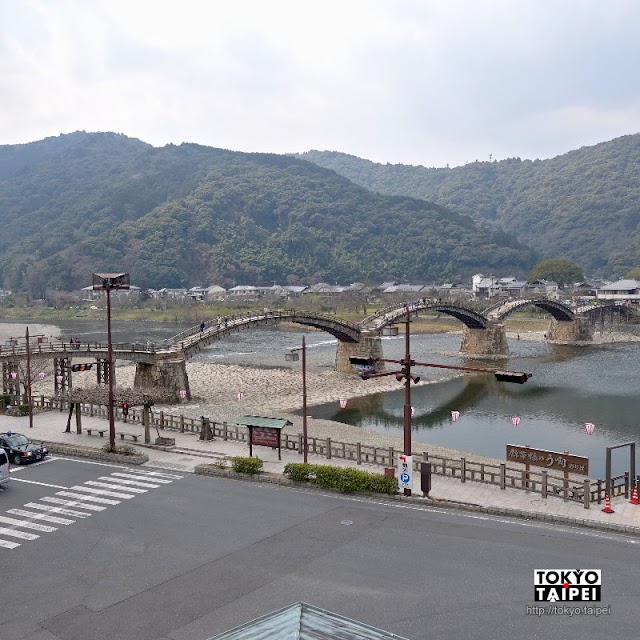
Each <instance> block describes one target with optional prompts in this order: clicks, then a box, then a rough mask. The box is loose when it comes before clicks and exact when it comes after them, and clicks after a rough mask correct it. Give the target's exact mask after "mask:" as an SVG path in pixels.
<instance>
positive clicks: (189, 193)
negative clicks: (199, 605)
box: [0, 133, 536, 296]
mask: <svg viewBox="0 0 640 640" xmlns="http://www.w3.org/2000/svg"><path fill="white" fill-rule="evenodd" d="M0 224H1V225H2V229H3V233H2V234H0V273H1V278H2V284H3V286H4V287H5V288H8V289H12V290H21V289H24V290H27V291H29V292H30V293H31V294H32V295H35V296H42V295H43V294H44V292H45V291H46V290H47V289H52V288H53V289H55V288H57V289H60V290H71V289H76V288H79V287H82V286H86V285H88V284H89V282H90V278H91V273H92V272H94V271H103V270H104V271H111V270H116V271H128V272H130V273H131V277H132V281H133V282H134V283H135V284H138V285H141V286H152V287H163V286H167V287H176V286H192V285H194V284H199V283H201V284H208V283H218V284H222V285H227V286H232V285H234V284H258V283H268V284H270V283H271V282H272V281H277V282H281V283H286V282H291V283H298V282H307V283H308V282H315V281H321V280H324V281H329V282H334V281H337V282H353V281H356V280H359V281H365V282H366V281H370V282H376V281H381V280H384V279H388V278H393V277H395V278H401V279H403V280H412V281H419V282H434V281H435V282H439V281H442V280H448V279H456V278H462V277H465V278H468V277H469V276H470V275H471V274H472V273H475V272H477V271H487V272H488V271H491V272H495V273H498V272H501V273H507V272H509V273H514V274H524V273H526V272H527V271H528V269H530V267H531V266H532V264H533V263H534V262H535V260H536V256H535V255H534V254H533V252H532V251H531V250H529V249H527V248H525V247H523V246H521V245H519V244H518V242H516V241H515V239H514V237H513V236H509V235H508V234H504V233H500V232H491V231H488V230H487V229H484V228H483V227H482V226H481V225H478V224H476V223H475V222H474V221H473V220H471V219H470V218H468V217H466V216H463V215H460V214H459V213H453V212H452V211H449V210H448V209H446V208H443V207H439V206H436V205H434V204H430V203H427V202H424V201H422V200H417V199H412V198H406V197H389V196H381V195H377V194H373V193H371V192H370V191H368V190H366V189H364V188H362V187H360V186H357V185H355V184H354V183H353V182H350V181H349V180H347V179H346V178H344V177H341V176H339V175H338V174H336V173H335V172H333V171H330V170H327V169H323V168H321V167H318V166H317V165H315V164H312V163H309V162H305V161H301V160H298V159H295V158H292V157H289V156H278V155H271V154H247V153H237V152H232V151H225V150H221V149H214V148H209V147H202V146H198V145H193V144H183V145H181V146H175V145H168V146H166V147H163V148H155V147H152V146H150V145H147V144H145V143H143V142H141V141H139V140H134V139H130V138H127V137H126V136H122V135H117V134H112V133H74V134H69V135H64V136H59V137H56V138H48V139H46V140H43V141H40V142H35V143H30V144H26V145H17V146H1V147H0Z"/></svg>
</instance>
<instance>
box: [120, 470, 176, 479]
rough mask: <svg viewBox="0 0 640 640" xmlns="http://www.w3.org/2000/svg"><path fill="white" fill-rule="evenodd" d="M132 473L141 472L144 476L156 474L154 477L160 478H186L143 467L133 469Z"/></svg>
mask: <svg viewBox="0 0 640 640" xmlns="http://www.w3.org/2000/svg"><path fill="white" fill-rule="evenodd" d="M130 473H135V474H139V475H144V476H154V477H156V476H157V477H158V478H171V479H172V480H182V478H184V476H178V475H175V474H173V473H160V472H159V471H146V470H144V471H143V470H142V469H131V470H130Z"/></svg>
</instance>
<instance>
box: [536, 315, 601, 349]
mask: <svg viewBox="0 0 640 640" xmlns="http://www.w3.org/2000/svg"><path fill="white" fill-rule="evenodd" d="M547 338H548V339H549V340H550V341H552V342H564V343H572V342H591V341H593V325H592V324H591V322H590V320H589V318H581V317H576V318H574V319H573V320H565V321H561V320H556V319H555V318H552V319H551V324H550V325H549V331H548V333H547Z"/></svg>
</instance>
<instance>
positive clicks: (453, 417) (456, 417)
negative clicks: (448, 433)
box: [451, 411, 460, 422]
mask: <svg viewBox="0 0 640 640" xmlns="http://www.w3.org/2000/svg"><path fill="white" fill-rule="evenodd" d="M458 420H460V412H459V411H452V412H451V422H458Z"/></svg>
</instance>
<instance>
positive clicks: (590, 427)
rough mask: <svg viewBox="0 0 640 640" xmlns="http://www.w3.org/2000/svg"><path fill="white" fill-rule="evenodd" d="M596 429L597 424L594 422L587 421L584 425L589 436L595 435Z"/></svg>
mask: <svg viewBox="0 0 640 640" xmlns="http://www.w3.org/2000/svg"><path fill="white" fill-rule="evenodd" d="M595 429H596V425H595V424H593V423H592V422H587V423H586V424H585V425H584V430H585V431H586V432H587V435H588V436H591V435H593V432H594V431H595Z"/></svg>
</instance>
